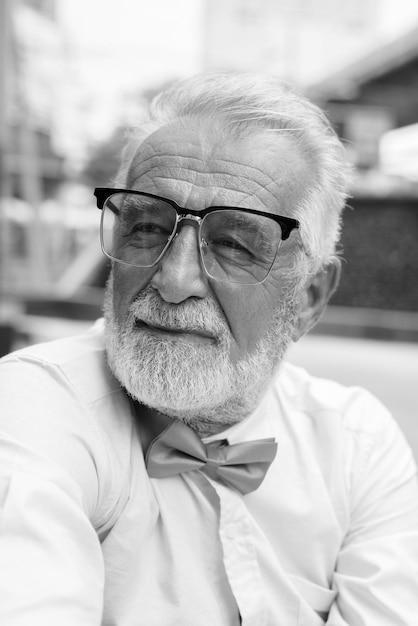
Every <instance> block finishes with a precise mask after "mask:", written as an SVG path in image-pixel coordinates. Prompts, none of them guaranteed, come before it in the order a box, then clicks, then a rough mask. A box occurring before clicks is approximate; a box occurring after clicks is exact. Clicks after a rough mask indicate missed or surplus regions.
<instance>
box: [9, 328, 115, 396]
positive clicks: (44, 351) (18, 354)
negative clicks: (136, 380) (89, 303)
mask: <svg viewBox="0 0 418 626" xmlns="http://www.w3.org/2000/svg"><path fill="white" fill-rule="evenodd" d="M103 335H104V325H103V320H98V321H97V322H96V323H95V324H94V325H93V326H92V327H91V328H90V329H89V330H88V331H87V332H85V333H83V334H80V335H76V336H73V337H66V338H63V339H57V340H54V341H49V342H46V343H40V344H36V345H32V346H28V347H25V348H22V349H20V350H17V351H15V352H12V353H10V354H8V355H7V356H5V357H3V358H2V359H1V360H0V364H1V366H2V370H3V372H4V373H5V372H6V371H7V369H8V370H9V372H10V374H11V375H12V376H14V377H17V378H20V380H22V381H24V379H25V378H26V377H27V376H30V377H37V376H39V377H42V378H45V377H49V378H50V379H51V383H52V382H53V380H55V381H56V383H58V384H59V383H61V384H66V385H68V386H69V387H72V388H74V390H76V392H77V393H78V394H79V395H80V397H81V398H82V399H83V400H84V401H85V402H86V403H87V404H90V403H91V402H94V401H95V400H96V399H98V398H100V397H102V396H103V395H107V394H108V393H111V392H112V391H114V390H117V389H119V388H120V385H119V383H118V382H117V381H116V380H115V378H114V377H113V376H112V374H111V372H110V370H109V368H108V366H107V362H106V355H105V348H104V340H103Z"/></svg>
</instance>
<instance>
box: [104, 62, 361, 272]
mask: <svg viewBox="0 0 418 626" xmlns="http://www.w3.org/2000/svg"><path fill="white" fill-rule="evenodd" d="M186 118H187V119H190V118H194V119H198V120H201V121H205V120H207V121H210V122H211V123H215V122H216V123H217V124H219V127H220V130H221V131H222V132H223V133H224V134H226V133H228V136H229V137H230V138H231V139H233V138H238V137H241V136H243V135H248V134H251V133H255V132H257V130H261V129H262V130H266V129H268V130H271V131H274V132H277V133H283V132H286V136H287V137H291V138H292V140H293V142H294V144H295V146H296V148H297V149H298V151H299V154H300V155H301V157H302V158H303V159H304V160H305V163H306V164H307V165H308V168H309V172H310V173H311V179H312V180H313V183H312V184H311V186H310V188H307V189H305V190H304V193H303V194H302V198H301V201H300V203H299V205H298V206H295V207H292V216H293V217H296V218H297V219H298V220H299V221H300V222H301V229H300V234H301V239H302V242H303V244H304V248H305V250H306V251H307V253H308V256H309V258H310V263H309V265H310V267H309V269H310V270H311V271H316V270H317V269H319V268H320V267H322V266H324V265H326V264H327V263H328V262H329V261H330V260H331V258H332V257H333V256H335V254H336V248H337V243H338V240H339V236H340V229H341V214H342V210H343V208H344V206H345V203H346V200H347V197H348V189H349V185H350V181H351V167H350V165H349V163H348V161H347V158H346V154H345V149H344V146H343V145H342V143H341V142H340V140H339V138H338V136H337V134H336V133H335V131H334V130H333V128H332V126H331V124H330V122H329V121H328V119H327V118H326V116H325V114H324V113H323V111H321V109H319V107H317V106H316V105H315V104H313V103H312V102H310V101H309V100H307V99H306V98H304V97H303V96H301V95H300V94H297V93H295V92H294V91H293V90H292V89H291V88H290V87H289V86H288V85H286V84H285V83H283V82H281V81H279V80H277V79H276V78H273V77H268V76H264V75H252V74H229V73H225V74H224V73H220V74H202V75H198V76H194V77H192V78H188V79H185V80H182V81H179V82H177V83H176V84H174V85H173V86H171V87H169V88H168V89H166V90H165V91H163V92H162V93H160V94H159V95H158V96H156V97H155V98H154V100H153V101H152V102H151V104H150V106H149V109H148V112H147V115H146V117H145V119H144V120H142V122H141V123H140V124H138V126H137V127H134V128H132V129H130V131H129V133H128V138H127V139H128V140H127V144H126V146H125V149H124V151H123V154H122V163H121V167H120V169H119V172H118V174H117V176H116V179H115V183H116V184H117V185H118V186H124V185H126V184H127V180H128V174H129V168H130V164H131V161H132V158H133V156H134V154H135V153H136V151H137V150H138V147H139V145H140V143H141V142H142V141H143V140H144V139H145V138H146V137H147V136H149V135H150V134H151V133H153V132H154V131H155V130H157V129H159V128H161V127H163V126H165V125H167V124H169V123H172V122H175V121H179V120H184V119H186Z"/></svg>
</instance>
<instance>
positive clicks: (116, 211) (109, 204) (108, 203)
mask: <svg viewBox="0 0 418 626" xmlns="http://www.w3.org/2000/svg"><path fill="white" fill-rule="evenodd" d="M100 208H101V209H104V208H105V207H104V204H103V206H102V207H100ZM106 208H107V209H110V210H111V211H112V213H114V214H115V215H116V216H117V217H119V215H120V211H119V209H118V207H117V206H116V204H114V203H113V202H112V200H111V199H110V198H108V199H107V200H106Z"/></svg>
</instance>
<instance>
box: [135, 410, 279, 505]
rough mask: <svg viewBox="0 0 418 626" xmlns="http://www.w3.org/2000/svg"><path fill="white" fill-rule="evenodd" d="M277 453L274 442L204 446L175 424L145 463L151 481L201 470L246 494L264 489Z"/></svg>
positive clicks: (152, 447)
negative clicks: (259, 488) (261, 487)
mask: <svg viewBox="0 0 418 626" xmlns="http://www.w3.org/2000/svg"><path fill="white" fill-rule="evenodd" d="M276 452H277V443H276V442H275V440H274V439H273V438H270V439H259V440H257V441H247V442H245V443H237V444H233V445H229V444H228V443H227V440H225V439H224V440H221V441H213V442H211V443H207V444H204V443H203V442H202V441H201V439H200V438H199V437H198V435H196V433H195V432H194V431H193V430H192V429H191V428H189V427H188V426H186V425H185V424H183V423H182V422H173V423H172V424H170V426H168V427H167V428H166V429H165V430H164V431H163V432H162V433H161V434H160V435H159V436H158V437H156V439H154V441H153V442H152V443H151V445H150V447H149V448H148V451H147V454H146V460H145V461H146V465H147V470H148V475H149V476H150V477H151V478H165V477H166V476H172V475H174V474H181V473H182V472H189V471H191V470H197V469H199V470H201V471H202V472H204V473H205V474H206V475H207V476H209V477H210V478H213V479H215V480H220V481H222V482H223V483H225V484H227V485H229V486H231V487H234V488H235V489H237V490H238V491H240V492H241V493H242V494H246V493H249V492H250V491H254V490H255V489H257V488H258V487H259V486H260V485H261V483H262V482H263V479H264V476H265V474H266V472H267V470H268V468H269V466H270V464H271V462H272V461H273V459H274V457H275V456H276Z"/></svg>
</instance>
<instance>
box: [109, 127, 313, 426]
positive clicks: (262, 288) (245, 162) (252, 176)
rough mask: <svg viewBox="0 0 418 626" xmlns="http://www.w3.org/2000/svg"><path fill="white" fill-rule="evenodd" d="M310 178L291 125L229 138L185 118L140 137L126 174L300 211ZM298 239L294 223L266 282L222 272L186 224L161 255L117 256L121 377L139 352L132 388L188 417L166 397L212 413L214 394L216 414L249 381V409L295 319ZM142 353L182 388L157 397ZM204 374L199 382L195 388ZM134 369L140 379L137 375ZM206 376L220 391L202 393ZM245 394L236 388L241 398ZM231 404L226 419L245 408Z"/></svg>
mask: <svg viewBox="0 0 418 626" xmlns="http://www.w3.org/2000/svg"><path fill="white" fill-rule="evenodd" d="M308 178H309V176H308V172H307V168H306V165H305V163H304V161H303V160H302V158H301V157H300V156H299V155H298V154H297V151H296V149H295V147H294V145H293V143H292V141H291V140H289V139H288V138H287V137H286V136H285V135H284V134H283V135H281V136H277V135H276V134H275V135H274V136H273V135H272V134H269V133H268V132H267V131H264V132H262V133H261V132H260V134H257V135H253V136H251V137H247V138H243V139H240V140H235V141H227V140H225V138H224V137H222V134H219V133H217V132H216V131H215V130H213V129H212V130H211V129H210V127H209V126H208V125H200V126H198V125H197V124H195V125H193V124H192V123H191V124H190V125H189V126H185V125H184V124H180V123H178V124H172V125H170V126H167V127H165V128H163V129H160V130H159V131H157V132H155V133H154V134H153V135H151V136H150V137H148V139H146V140H145V141H144V142H143V143H142V144H141V146H140V147H139V149H138V151H137V154H136V155H135V157H134V159H133V161H132V164H131V168H130V174H129V181H128V184H127V186H128V187H129V188H130V189H136V190H140V191H144V192H147V193H151V194H156V195H160V196H163V197H166V198H169V199H171V200H174V201H175V202H177V204H179V205H180V206H183V207H187V208H190V209H192V210H197V211H199V210H202V209H204V208H205V207H208V206H235V207H246V208H252V209H257V210H260V211H265V212H268V213H272V214H277V215H287V216H292V214H293V207H294V206H295V205H296V204H297V203H298V202H299V201H300V200H301V197H302V193H303V190H304V189H305V186H306V185H307V184H308ZM295 249H296V244H295V234H293V235H292V236H291V237H290V240H287V241H286V242H284V243H283V244H282V246H281V248H280V249H279V253H278V257H277V259H276V263H275V265H274V266H273V269H272V271H271V274H270V275H269V277H268V278H267V279H266V281H265V282H264V283H262V284H258V285H239V284H229V283H221V282H216V281H214V280H212V279H209V278H208V277H207V276H206V274H205V273H204V270H203V268H202V267H201V263H200V257H199V251H198V243H197V236H196V229H195V227H194V226H193V225H190V224H185V225H184V226H183V227H182V228H181V230H180V233H179V234H178V236H177V238H176V239H175V240H174V243H173V244H172V247H171V249H170V250H169V251H168V253H167V254H166V255H165V257H164V258H163V260H162V261H161V262H160V264H158V265H157V266H156V267H152V268H134V267H129V266H124V265H122V264H118V263H115V265H114V268H113V273H112V278H111V281H110V284H109V286H108V292H107V298H106V319H107V327H108V352H109V357H110V362H111V364H112V367H113V369H114V370H115V369H116V370H118V371H116V372H115V373H116V375H117V376H118V378H120V379H121V378H123V376H124V375H123V373H122V372H120V371H119V370H120V369H123V368H124V367H125V365H126V363H127V362H128V361H129V362H130V368H131V372H130V374H129V376H128V378H129V381H130V382H129V383H128V382H127V381H126V380H125V378H126V376H125V378H124V379H123V380H122V383H123V384H125V386H126V387H127V388H128V391H130V393H132V395H134V396H135V397H137V399H138V400H140V401H141V402H144V403H146V404H150V405H151V406H154V408H157V409H159V410H162V411H163V412H166V413H168V414H172V415H175V416H177V417H182V411H181V410H180V408H179V407H177V408H176V407H175V406H172V407H170V406H166V405H167V403H171V404H172V405H175V404H176V402H177V399H178V397H179V395H182V397H183V400H181V402H183V404H185V403H186V402H187V399H188V402H189V407H188V408H189V413H190V414H191V413H196V411H198V412H200V414H202V415H203V413H205V407H204V406H203V405H204V404H205V403H206V405H208V404H209V403H211V404H212V405H213V406H212V407H209V406H206V409H207V410H206V413H207V414H209V413H210V412H211V411H212V412H213V409H215V406H216V407H217V408H216V414H217V415H219V414H220V413H222V410H221V409H220V407H221V405H222V406H224V405H225V403H227V404H228V402H229V404H230V400H231V398H229V399H228V395H231V394H232V395H235V396H237V394H238V395H241V396H242V394H245V392H246V391H247V392H248V394H250V395H252V399H251V402H249V404H248V407H247V408H245V407H244V406H241V405H242V402H243V401H242V398H241V400H240V403H241V405H240V408H239V409H237V410H239V411H241V412H242V411H244V412H245V411H248V410H250V408H251V407H250V404H252V405H253V404H254V402H255V397H256V396H257V397H258V393H259V391H260V389H261V387H262V386H263V385H264V384H265V381H266V380H268V378H269V376H270V375H271V370H272V369H273V368H274V367H275V366H276V365H277V361H278V360H280V358H281V357H282V355H283V352H284V349H285V348H286V347H287V345H288V343H289V341H290V339H291V334H292V330H293V327H294V324H295V322H296V319H297V309H298V300H297V293H296V294H295V289H294V285H293V284H292V283H291V281H290V280H289V269H290V268H291V267H292V262H293V261H294V254H295ZM116 336H117V338H116ZM112 339H113V341H112ZM122 346H124V347H122ZM127 352H130V357H129V358H128V354H127ZM115 353H118V354H115ZM145 353H146V355H145ZM261 353H263V354H262V355H261ZM112 355H113V356H112ZM145 356H146V362H147V366H146V367H147V369H151V370H152V369H153V368H154V369H157V370H158V368H160V369H165V371H166V372H167V371H170V377H171V378H173V377H175V379H176V385H177V393H176V394H174V389H175V387H174V385H173V394H174V395H175V396H176V397H175V398H174V397H173V398H172V400H169V399H168V397H167V399H166V400H165V403H164V402H160V404H158V403H157V400H154V401H152V398H151V396H152V391H151V390H148V391H146V390H145V387H147V386H152V387H153V388H154V389H155V388H156V387H157V386H158V385H157V383H156V380H154V382H152V381H151V380H146V377H145V378H144V377H143V373H144V372H143V369H144V368H143V367H141V363H144V359H145ZM170 359H174V361H172V362H171V361H170ZM116 362H118V363H119V365H117V364H116ZM124 364H125V365H124ZM170 364H171V365H170ZM176 369H179V371H178V372H177V375H176V372H175V370H176ZM141 372H142V373H141ZM216 372H218V373H216ZM237 372H238V373H239V374H240V375H239V376H238V375H237ZM161 376H164V372H161ZM199 376H200V378H201V383H200V387H202V388H201V389H197V387H199V383H198V382H196V381H198V379H199ZM237 376H238V378H239V381H238V379H237ZM135 377H138V384H135V383H134V382H133V381H134V379H135ZM166 378H167V375H166ZM260 378H261V379H262V380H259V379H260ZM205 381H206V382H205ZM134 384H135V389H132V386H133V385H134ZM167 384H168V382H167V380H166V381H165V382H162V383H161V384H160V385H159V391H158V394H159V395H160V396H161V395H164V389H166V388H167ZM196 386H197V387H196ZM130 387H131V388H130ZM192 387H194V391H193V389H192ZM206 387H212V390H211V393H209V395H207V394H206V396H205V398H206V399H202V400H201V401H200V405H199V401H198V400H197V398H198V397H201V398H202V396H204V395H205V392H206V391H209V390H208V389H204V388H206ZM234 387H235V389H234ZM248 387H251V392H250V391H249V390H248ZM217 388H218V389H217ZM141 390H143V395H141V394H142V391H141ZM194 392H196V393H194ZM150 394H151V395H150ZM173 394H172V395H173ZM209 397H210V398H211V399H210V400H209ZM193 398H196V400H195V401H194V400H193ZM216 398H218V399H219V401H218V402H217V401H216ZM237 402H238V400H237V398H235V406H237ZM240 403H238V404H240ZM193 405H194V406H193ZM231 411H232V412H233V410H232V409H231V406H229V409H228V410H226V413H228V415H229V417H226V418H225V420H226V421H225V423H230V422H233V421H236V419H238V417H235V418H233V417H232V416H231ZM186 412H187V411H186V407H185V410H184V411H183V413H184V414H185V413H186ZM241 417H243V416H242V415H241ZM228 420H229V422H228Z"/></svg>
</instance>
